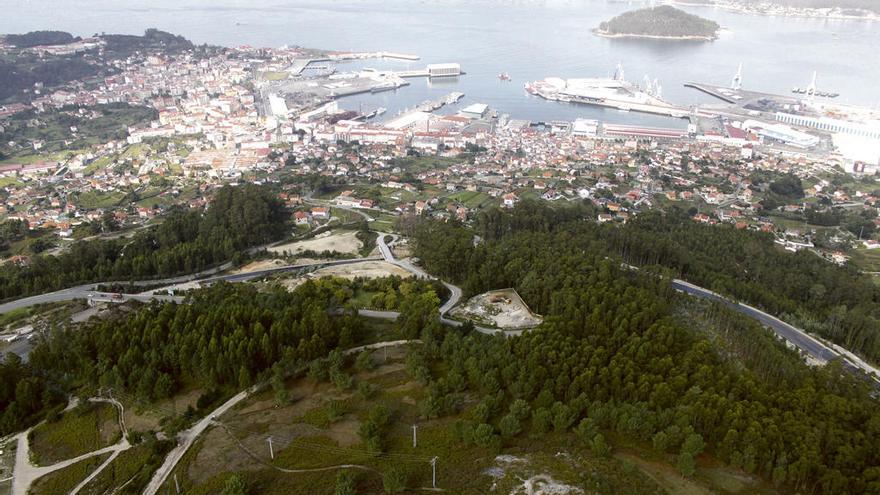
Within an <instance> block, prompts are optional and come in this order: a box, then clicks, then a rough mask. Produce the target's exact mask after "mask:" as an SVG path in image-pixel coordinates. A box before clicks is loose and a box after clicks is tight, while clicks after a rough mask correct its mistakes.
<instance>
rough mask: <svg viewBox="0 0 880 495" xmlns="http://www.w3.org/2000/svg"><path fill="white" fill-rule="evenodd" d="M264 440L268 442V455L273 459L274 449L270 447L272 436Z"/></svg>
mask: <svg viewBox="0 0 880 495" xmlns="http://www.w3.org/2000/svg"><path fill="white" fill-rule="evenodd" d="M266 441H267V442H269V457H271V458H272V460H275V450H273V449H272V437H269V438H268V439H267V440H266Z"/></svg>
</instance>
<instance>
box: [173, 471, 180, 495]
mask: <svg viewBox="0 0 880 495" xmlns="http://www.w3.org/2000/svg"><path fill="white" fill-rule="evenodd" d="M174 488H175V489H176V490H177V495H180V483H178V482H177V473H174Z"/></svg>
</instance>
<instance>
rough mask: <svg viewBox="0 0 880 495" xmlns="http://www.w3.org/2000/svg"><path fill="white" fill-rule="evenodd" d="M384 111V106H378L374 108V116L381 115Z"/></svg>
mask: <svg viewBox="0 0 880 495" xmlns="http://www.w3.org/2000/svg"><path fill="white" fill-rule="evenodd" d="M385 111H386V109H385V107H379V108H377V109H376V117H378V116H380V115H382V114H383V113H385Z"/></svg>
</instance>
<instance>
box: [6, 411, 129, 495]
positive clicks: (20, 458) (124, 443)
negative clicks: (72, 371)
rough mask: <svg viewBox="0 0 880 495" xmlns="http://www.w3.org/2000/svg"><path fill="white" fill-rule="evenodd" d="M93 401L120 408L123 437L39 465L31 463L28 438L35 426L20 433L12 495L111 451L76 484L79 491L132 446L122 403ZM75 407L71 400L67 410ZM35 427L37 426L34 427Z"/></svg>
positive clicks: (24, 494)
mask: <svg viewBox="0 0 880 495" xmlns="http://www.w3.org/2000/svg"><path fill="white" fill-rule="evenodd" d="M89 400H90V401H92V402H109V403H111V404H113V405H114V406H116V408H117V409H118V410H119V427H120V430H121V431H122V439H121V440H120V441H119V442H118V443H116V444H114V445H111V446H109V447H104V448H103V449H99V450H95V451H92V452H88V453H86V454H83V455H80V456H77V457H74V458H73V459H67V460H66V461H61V462H58V463H56V464H53V465H51V466H43V467H38V466H34V465H33V464H31V460H30V441H29V440H28V434H29V433H30V432H31V430H33V428H29V429H28V430H27V431H25V432H23V433H19V434H18V448H17V449H16V451H15V468H14V469H13V474H12V495H27V492H28V490H29V489H30V487H31V485H32V484H33V482H34V481H36V480H37V479H38V478H41V477H43V476H46V475H47V474H49V473H52V472H55V471H58V470H59V469H64V468H66V467H68V466H72V465H74V464H76V463H77V462H79V461H82V460H85V459H88V458H90V457H95V456H99V455H103V454H106V453H108V452H109V453H110V457H109V458H108V459H107V460H106V461H104V462H103V463H102V464H101V465H100V466H98V469H96V470H95V471H93V472H92V473H91V474H90V475H89V476H88V477H86V479H85V480H83V482H82V483H80V484H79V485H77V486H76V488H74V489H73V491H72V492H71V494H75V493H77V492H78V491H79V490H80V489H81V488H82V487H83V486H85V484H86V483H88V482H89V481H91V480H92V478H94V477H95V476H97V475H98V473H100V472H101V471H102V470H103V469H104V468H105V467H107V465H109V464H110V461H112V460H113V459H115V458H116V456H118V455H119V454H120V453H121V452H123V451H126V450H128V449H129V448H131V445H130V444H129V443H128V438H127V436H128V435H127V434H126V433H127V432H126V429H125V420H124V419H123V413H124V411H123V409H122V404H120V403H119V402H117V401H116V400H114V399H103V398H98V397H96V398H92V399H89ZM71 406H74V407H75V401H71V403H70V404H68V406H67V408H65V411H68V410H70V409H71V408H72V407H71ZM34 428H35V427H34Z"/></svg>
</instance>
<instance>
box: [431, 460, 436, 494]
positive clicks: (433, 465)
mask: <svg viewBox="0 0 880 495" xmlns="http://www.w3.org/2000/svg"><path fill="white" fill-rule="evenodd" d="M431 487H433V488H437V457H436V456H435V457H434V458H433V459H431Z"/></svg>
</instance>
